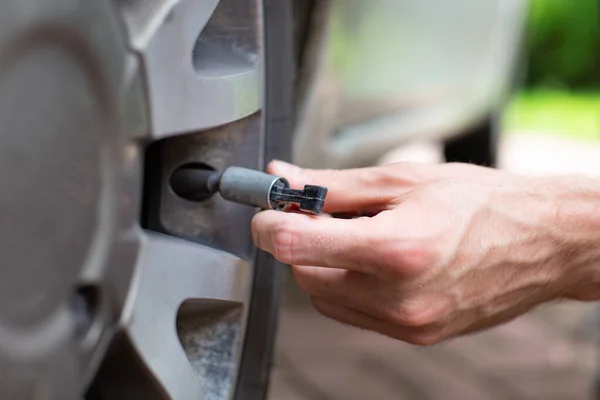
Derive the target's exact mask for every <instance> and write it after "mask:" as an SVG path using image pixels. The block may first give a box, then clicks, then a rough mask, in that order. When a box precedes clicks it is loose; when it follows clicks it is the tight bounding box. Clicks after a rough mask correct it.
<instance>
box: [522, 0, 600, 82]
mask: <svg viewBox="0 0 600 400" xmlns="http://www.w3.org/2000/svg"><path fill="white" fill-rule="evenodd" d="M599 22H600V1H599V0H530V13H529V21H528V27H527V28H528V29H527V39H526V51H527V55H528V60H529V65H528V76H527V86H529V87H532V86H534V87H540V86H542V87H554V88H568V89H581V88H589V87H590V86H595V87H598V86H600V57H599V53H600V28H599V25H600V23H599Z"/></svg>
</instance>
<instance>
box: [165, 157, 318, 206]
mask: <svg viewBox="0 0 600 400" xmlns="http://www.w3.org/2000/svg"><path fill="white" fill-rule="evenodd" d="M170 184H171V188H172V189H173V191H174V192H175V193H176V194H177V195H178V196H180V197H183V198H185V199H187V200H190V201H204V200H207V199H209V198H210V197H211V196H212V195H213V194H215V193H217V192H219V193H220V194H221V196H222V197H223V198H224V199H226V200H229V201H233V202H235V203H240V204H245V205H248V206H253V207H259V208H262V209H272V210H279V211H286V210H288V209H289V208H290V206H291V205H296V206H298V208H299V209H300V211H304V212H307V213H310V214H315V215H318V214H321V213H322V212H323V206H324V205H325V198H326V197H327V188H326V187H323V186H316V185H305V186H304V189H303V190H296V189H291V188H290V184H289V182H288V181H287V179H285V178H283V177H280V176H275V175H269V174H267V173H264V172H260V171H256V170H252V169H247V168H241V167H229V168H227V169H226V170H225V171H223V172H222V173H219V172H216V171H213V170H210V169H205V168H197V167H194V166H191V167H187V168H185V167H184V168H179V169H178V170H176V171H175V172H174V173H173V175H172V176H171V180H170Z"/></svg>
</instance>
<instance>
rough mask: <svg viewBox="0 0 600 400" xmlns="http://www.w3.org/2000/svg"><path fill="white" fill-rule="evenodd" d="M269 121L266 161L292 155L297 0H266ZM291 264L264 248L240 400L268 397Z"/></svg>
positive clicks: (266, 117) (252, 305)
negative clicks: (283, 299)
mask: <svg viewBox="0 0 600 400" xmlns="http://www.w3.org/2000/svg"><path fill="white" fill-rule="evenodd" d="M263 18H264V35H265V43H264V45H265V79H266V80H265V85H266V92H265V93H266V96H265V105H264V109H263V113H264V121H265V148H264V164H265V167H266V164H267V163H268V162H269V161H270V160H272V159H274V158H277V159H281V160H288V161H289V160H290V158H291V137H292V132H293V124H294V119H293V116H294V100H293V99H294V84H293V82H294V77H295V72H296V61H295V60H296V54H295V50H294V37H295V32H294V23H293V22H294V7H293V3H292V0H264V2H263ZM286 275H287V268H285V266H283V265H281V264H280V263H279V262H277V261H276V260H275V259H274V258H273V257H271V256H270V255H269V254H266V253H264V252H261V251H259V252H258V253H257V255H256V261H255V272H254V280H253V287H252V296H251V300H250V310H249V315H248V322H247V327H246V338H245V341H244V348H243V353H242V359H241V365H240V370H239V374H238V382H237V387H236V394H235V397H234V398H235V399H236V400H263V399H265V398H266V396H267V393H268V388H269V376H270V370H271V366H272V363H273V352H274V347H275V342H276V334H277V323H278V319H279V311H280V304H281V301H282V298H283V292H284V288H285V278H286Z"/></svg>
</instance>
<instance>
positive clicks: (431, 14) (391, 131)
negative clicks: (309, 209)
mask: <svg viewBox="0 0 600 400" xmlns="http://www.w3.org/2000/svg"><path fill="white" fill-rule="evenodd" d="M527 4H528V2H527V0H452V1H445V0H442V1H440V0H419V1H414V0H370V1H364V0H331V1H323V2H319V3H318V7H319V10H318V12H317V13H316V15H315V16H314V19H313V21H312V26H311V32H310V38H309V44H308V48H307V50H306V57H305V62H304V65H302V69H301V83H300V88H301V90H302V92H301V94H300V96H301V97H300V99H299V100H300V103H299V123H298V125H297V130H296V135H295V142H294V145H295V146H294V157H295V161H296V162H297V163H299V164H301V165H303V166H312V167H318V168H322V167H339V168H344V167H355V166H363V165H368V164H371V163H373V162H374V161H376V159H377V158H378V157H380V156H381V155H383V154H384V153H385V152H386V151H388V150H390V149H391V148H393V147H394V146H397V145H400V144H402V143H406V142H408V141H411V140H415V139H422V138H433V139H447V138H450V137H453V136H456V135H459V134H460V133H461V132H463V131H465V130H466V129H467V128H468V127H470V126H472V125H473V124H475V123H477V122H479V121H480V120H481V119H483V118H485V117H486V116H488V115H489V114H490V113H492V112H494V111H495V110H496V109H497V108H498V107H499V106H500V105H501V104H502V102H503V101H504V99H505V97H506V94H507V92H508V90H509V88H510V87H511V83H512V82H513V79H514V75H515V70H516V69H515V65H516V62H517V57H518V54H519V51H518V49H519V47H520V41H521V36H522V30H523V29H522V27H523V24H524V18H525V15H526V11H527Z"/></svg>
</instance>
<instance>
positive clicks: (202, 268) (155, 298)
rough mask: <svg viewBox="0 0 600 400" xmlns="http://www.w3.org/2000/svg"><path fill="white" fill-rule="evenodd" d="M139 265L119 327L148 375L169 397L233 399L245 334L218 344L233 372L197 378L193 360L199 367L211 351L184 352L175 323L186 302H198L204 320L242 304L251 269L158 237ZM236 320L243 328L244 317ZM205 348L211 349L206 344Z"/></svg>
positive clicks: (146, 246)
mask: <svg viewBox="0 0 600 400" xmlns="http://www.w3.org/2000/svg"><path fill="white" fill-rule="evenodd" d="M138 265H139V267H138V271H137V273H138V274H139V276H138V279H137V280H136V288H135V289H134V290H133V291H132V294H131V296H130V298H129V300H128V304H127V307H126V310H125V312H124V314H123V316H122V320H121V323H122V324H123V325H124V326H125V327H126V328H125V329H126V331H127V334H128V336H129V338H130V340H131V341H132V343H133V345H134V347H135V348H136V349H137V350H138V351H139V354H140V357H141V358H142V360H143V361H144V363H145V365H146V366H147V368H148V369H149V372H150V373H152V374H153V376H154V377H155V379H156V380H157V381H158V382H159V383H160V385H161V386H162V388H163V390H164V391H165V392H166V393H167V395H168V397H167V398H171V399H222V398H227V397H229V396H230V395H231V394H232V393H230V391H231V386H232V385H233V384H234V383H235V382H234V380H235V377H236V372H237V371H236V368H237V362H236V361H237V358H238V357H239V348H236V347H238V346H237V345H238V344H239V341H240V340H241V337H240V335H241V334H242V331H241V330H238V331H237V332H236V337H235V340H234V341H233V343H231V342H229V341H225V343H221V342H217V343H216V345H217V346H219V345H223V346H224V347H221V348H218V350H221V352H223V354H229V355H230V358H229V359H227V360H226V361H227V362H228V363H230V368H229V369H228V370H227V371H226V372H225V373H223V374H221V375H217V376H213V375H210V374H209V375H207V376H199V375H198V373H197V372H198V371H194V368H193V367H192V365H191V364H190V360H192V361H193V362H194V363H198V362H199V361H201V360H203V357H207V356H210V353H208V352H204V353H203V352H197V351H194V349H193V348H191V349H190V347H188V351H187V353H186V351H185V350H184V348H183V347H182V344H181V340H180V337H179V335H178V332H177V329H176V326H175V320H176V318H177V315H178V311H179V309H180V307H181V306H182V304H184V302H186V301H188V302H189V301H192V300H193V301H195V302H196V306H197V311H196V313H198V314H199V316H200V317H201V316H202V315H206V314H209V315H210V314H211V312H212V311H213V310H215V309H217V310H218V309H219V307H223V305H226V304H232V303H237V304H242V303H244V302H245V301H246V300H247V295H248V289H249V287H248V285H249V284H250V282H251V281H250V280H249V277H251V275H252V268H251V265H250V264H249V263H248V262H247V261H244V260H242V259H240V258H238V257H235V256H233V255H231V254H228V253H224V252H216V251H214V250H212V249H210V248H207V247H204V246H198V245H196V244H193V243H190V242H186V241H183V240H181V239H175V238H171V237H168V236H164V235H158V234H148V235H147V236H145V238H144V240H143V247H142V252H141V257H140V259H139V264H138ZM198 310H199V311H198ZM192 320H193V319H192ZM235 322H236V323H237V325H239V324H240V323H241V318H240V320H237V321H235ZM205 327H206V325H201V326H196V327H195V328H196V329H187V330H185V331H186V332H187V335H188V336H187V337H188V338H189V337H190V335H201V333H203V332H204V331H205V329H204V328H205ZM192 328H194V327H192ZM232 346H233V348H232ZM207 347H210V345H209V344H207ZM207 353H208V354H207ZM217 353H218V352H217ZM210 361H211V360H208V362H209V363H210ZM216 361H217V366H218V362H222V360H216ZM200 372H202V371H200Z"/></svg>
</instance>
